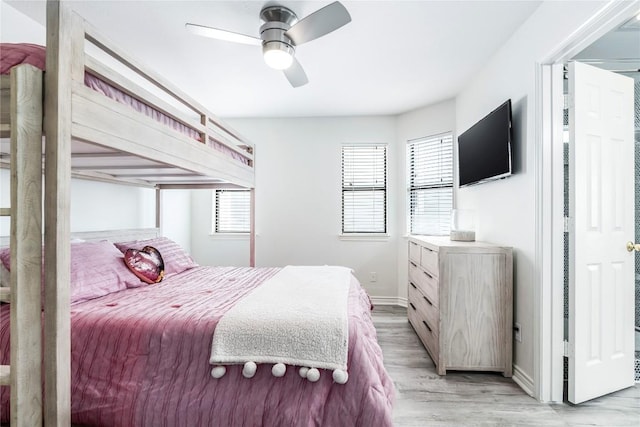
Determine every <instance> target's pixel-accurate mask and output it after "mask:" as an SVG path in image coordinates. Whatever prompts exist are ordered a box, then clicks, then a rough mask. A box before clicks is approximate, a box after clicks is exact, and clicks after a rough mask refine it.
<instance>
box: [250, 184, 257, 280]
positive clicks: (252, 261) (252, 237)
mask: <svg viewBox="0 0 640 427" xmlns="http://www.w3.org/2000/svg"><path fill="white" fill-rule="evenodd" d="M250 191H251V193H250V194H251V197H250V199H251V200H250V207H249V208H250V213H249V231H250V233H249V235H250V239H249V267H255V266H256V189H255V188H252V189H251V190H250Z"/></svg>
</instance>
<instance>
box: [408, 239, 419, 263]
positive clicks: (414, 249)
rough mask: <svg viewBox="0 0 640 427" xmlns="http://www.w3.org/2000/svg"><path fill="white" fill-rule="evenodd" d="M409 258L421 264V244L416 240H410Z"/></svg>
mask: <svg viewBox="0 0 640 427" xmlns="http://www.w3.org/2000/svg"><path fill="white" fill-rule="evenodd" d="M409 259H410V260H411V261H413V262H415V263H416V264H420V245H418V244H417V243H415V242H409Z"/></svg>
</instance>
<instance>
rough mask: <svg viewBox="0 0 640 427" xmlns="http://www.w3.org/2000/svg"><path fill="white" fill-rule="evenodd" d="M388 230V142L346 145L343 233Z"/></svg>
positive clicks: (343, 171) (343, 149)
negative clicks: (385, 143)
mask: <svg viewBox="0 0 640 427" xmlns="http://www.w3.org/2000/svg"><path fill="white" fill-rule="evenodd" d="M386 232H387V147H386V145H343V146H342V233H343V234H347V233H386Z"/></svg>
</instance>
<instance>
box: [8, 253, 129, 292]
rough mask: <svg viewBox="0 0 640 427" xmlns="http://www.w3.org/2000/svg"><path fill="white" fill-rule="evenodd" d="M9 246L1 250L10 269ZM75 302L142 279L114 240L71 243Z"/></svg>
mask: <svg viewBox="0 0 640 427" xmlns="http://www.w3.org/2000/svg"><path fill="white" fill-rule="evenodd" d="M10 257H11V254H10V251H9V248H5V249H1V250H0V260H2V264H3V265H4V266H5V267H6V268H7V270H9V269H10V268H11V266H10ZM70 286H71V289H70V294H71V295H70V299H71V303H72V304H73V303H75V302H80V301H87V300H90V299H93V298H98V297H101V296H104V295H107V294H110V293H112V292H118V291H122V290H124V289H127V287H136V286H140V285H139V280H138V278H137V277H135V276H134V275H133V274H132V273H131V272H130V271H129V269H128V268H127V267H126V266H125V265H124V257H123V255H122V253H121V252H120V251H119V250H118V249H117V248H116V247H115V246H113V244H111V243H110V242H108V241H106V240H103V241H101V242H83V243H73V244H72V245H71V284H70Z"/></svg>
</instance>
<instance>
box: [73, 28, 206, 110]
mask: <svg viewBox="0 0 640 427" xmlns="http://www.w3.org/2000/svg"><path fill="white" fill-rule="evenodd" d="M84 31H85V34H86V39H87V40H88V41H90V42H91V43H93V44H95V45H96V46H97V47H99V48H100V49H102V50H103V51H104V52H105V53H108V54H109V55H111V56H112V57H113V58H114V59H116V60H118V61H119V62H121V63H122V64H124V65H126V66H127V67H129V68H130V69H131V70H133V71H135V72H136V73H137V74H139V75H140V76H141V77H143V78H145V79H147V80H148V81H149V82H151V83H153V84H155V85H156V86H157V87H158V88H160V89H162V90H163V91H165V92H166V93H167V94H169V95H171V96H173V97H174V98H175V99H176V100H177V101H179V102H181V103H182V104H184V105H186V106H187V107H189V108H191V109H192V110H193V111H196V112H199V113H200V114H201V115H210V114H207V113H208V112H207V109H206V108H204V106H202V105H201V104H200V103H199V102H197V101H196V100H194V99H193V98H191V97H190V96H189V95H187V94H186V93H184V92H182V91H181V90H179V89H177V88H176V87H174V86H173V85H172V84H171V83H170V82H169V81H168V80H166V79H165V78H164V77H162V76H160V75H159V74H158V73H155V72H153V71H151V70H148V69H145V68H146V67H144V66H143V65H142V64H140V63H139V62H138V61H137V60H135V59H134V58H133V57H131V56H130V55H128V54H126V53H125V52H124V51H122V50H121V49H119V48H118V47H116V46H115V45H114V44H113V43H112V42H110V41H109V40H107V39H106V38H105V37H104V36H102V35H101V34H100V33H98V31H96V29H95V28H94V27H93V26H91V25H90V24H89V23H87V22H85V23H84ZM211 116H213V114H211Z"/></svg>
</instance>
